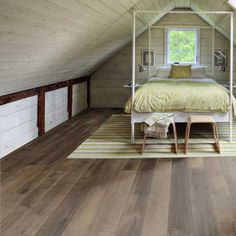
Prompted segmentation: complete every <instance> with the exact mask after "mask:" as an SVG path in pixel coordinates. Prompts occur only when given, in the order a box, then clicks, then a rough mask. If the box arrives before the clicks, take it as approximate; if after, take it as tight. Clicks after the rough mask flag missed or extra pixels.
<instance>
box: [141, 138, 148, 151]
mask: <svg viewBox="0 0 236 236" xmlns="http://www.w3.org/2000/svg"><path fill="white" fill-rule="evenodd" d="M146 140H147V135H146V134H144V139H143V146H142V152H141V154H142V155H143V152H144V148H145V144H146Z"/></svg>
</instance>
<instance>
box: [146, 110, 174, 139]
mask: <svg viewBox="0 0 236 236" xmlns="http://www.w3.org/2000/svg"><path fill="white" fill-rule="evenodd" d="M173 116H174V115H173V114H167V113H154V114H152V115H151V116H149V117H148V118H147V119H146V120H145V121H144V122H145V123H146V124H147V125H148V126H149V127H146V128H145V129H144V133H145V134H146V135H147V136H148V137H153V138H160V139H165V138H167V133H168V128H169V125H170V123H172V122H173Z"/></svg>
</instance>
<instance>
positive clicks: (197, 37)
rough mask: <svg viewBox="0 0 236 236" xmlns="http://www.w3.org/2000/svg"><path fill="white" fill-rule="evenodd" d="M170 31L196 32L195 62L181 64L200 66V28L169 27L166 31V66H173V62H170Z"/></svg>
mask: <svg viewBox="0 0 236 236" xmlns="http://www.w3.org/2000/svg"><path fill="white" fill-rule="evenodd" d="M170 31H195V33H196V38H195V45H196V48H195V58H196V60H195V62H194V63H192V62H180V64H182V65H184V64H188V65H189V64H191V65H199V64H200V29H199V27H168V28H166V29H165V64H166V65H171V64H173V62H170V61H169V32H170Z"/></svg>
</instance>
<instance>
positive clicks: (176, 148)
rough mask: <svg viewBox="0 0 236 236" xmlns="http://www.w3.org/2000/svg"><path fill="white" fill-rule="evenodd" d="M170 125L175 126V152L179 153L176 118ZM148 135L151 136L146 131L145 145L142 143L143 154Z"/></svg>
mask: <svg viewBox="0 0 236 236" xmlns="http://www.w3.org/2000/svg"><path fill="white" fill-rule="evenodd" d="M170 125H172V127H173V134H174V145H175V153H176V154H178V139H177V131H176V126H175V121H174V119H173V120H172V122H171V123H170ZM148 137H149V135H148V133H146V132H145V131H144V139H143V145H142V150H141V154H143V152H144V149H145V145H146V140H147V138H148Z"/></svg>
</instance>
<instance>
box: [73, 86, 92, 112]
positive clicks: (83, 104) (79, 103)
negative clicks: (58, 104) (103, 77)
mask: <svg viewBox="0 0 236 236" xmlns="http://www.w3.org/2000/svg"><path fill="white" fill-rule="evenodd" d="M72 101H73V102H72V116H75V115H76V114H78V113H80V112H81V111H84V110H85V109H87V108H88V103H87V82H83V83H79V84H75V85H73V98H72Z"/></svg>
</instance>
